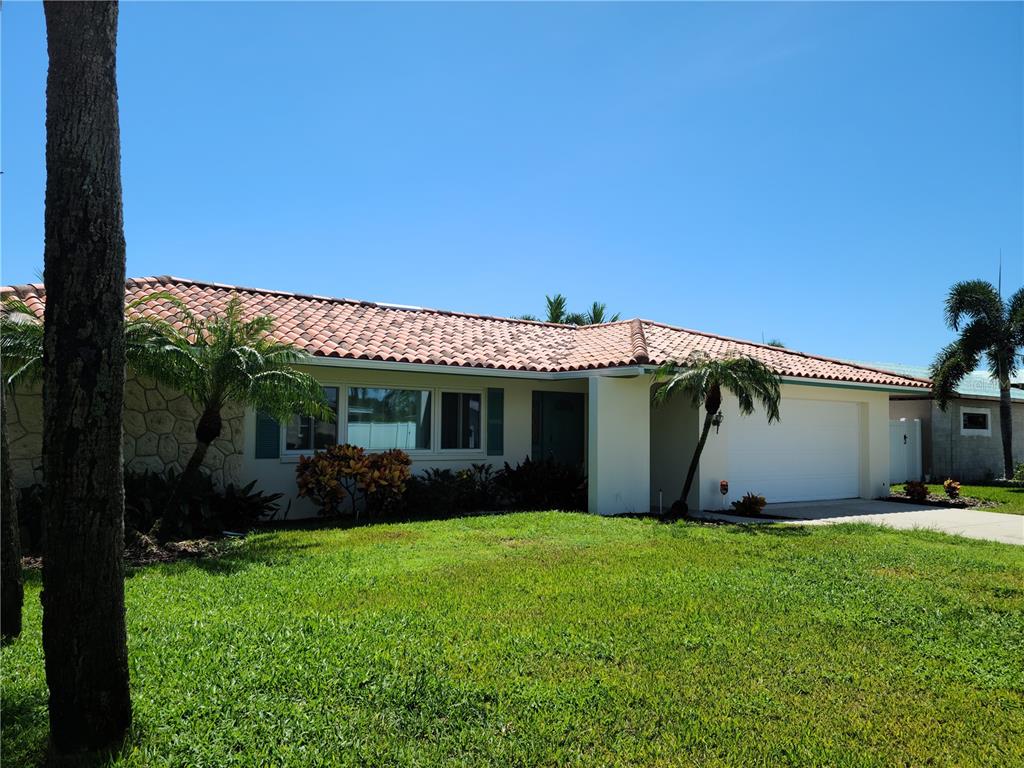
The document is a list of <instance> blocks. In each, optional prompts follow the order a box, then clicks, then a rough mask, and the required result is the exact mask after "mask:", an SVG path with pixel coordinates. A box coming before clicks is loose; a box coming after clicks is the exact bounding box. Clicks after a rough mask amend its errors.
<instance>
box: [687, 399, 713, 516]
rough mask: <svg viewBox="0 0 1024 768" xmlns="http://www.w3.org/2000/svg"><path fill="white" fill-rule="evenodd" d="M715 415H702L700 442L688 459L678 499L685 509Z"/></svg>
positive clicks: (706, 412)
mask: <svg viewBox="0 0 1024 768" xmlns="http://www.w3.org/2000/svg"><path fill="white" fill-rule="evenodd" d="M714 418H715V414H714V413H713V412H711V411H705V413H704V427H703V428H702V429H701V431H700V440H698V441H697V447H696V448H695V449H694V451H693V458H692V459H690V468H689V470H687V472H686V482H685V483H683V495H682V496H680V497H679V503H680V504H681V505H682V507H683V509H686V503H687V502H686V500H687V499H688V498H690V489H691V488H692V487H693V478H694V477H696V476H697V467H699V466H700V455H701V453H703V452H704V443H706V442H707V441H708V433H710V432H711V422H712V420H713V419H714Z"/></svg>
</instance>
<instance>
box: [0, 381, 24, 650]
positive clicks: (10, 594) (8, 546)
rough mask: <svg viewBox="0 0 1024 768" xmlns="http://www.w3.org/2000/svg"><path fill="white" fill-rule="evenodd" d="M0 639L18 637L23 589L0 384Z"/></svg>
mask: <svg viewBox="0 0 1024 768" xmlns="http://www.w3.org/2000/svg"><path fill="white" fill-rule="evenodd" d="M0 390H3V391H2V392H0V474H2V475H3V477H0V518H2V522H3V525H2V529H0V550H2V557H0V560H2V566H3V569H2V572H0V578H2V581H0V636H2V637H3V638H4V639H5V640H8V639H12V638H15V637H17V636H18V635H20V634H21V607H22V604H23V603H24V602H25V586H24V583H23V582H22V578H21V532H20V531H19V530H18V508H17V506H16V498H15V491H14V478H12V477H11V451H10V446H9V445H8V443H7V385H6V383H5V382H2V381H0Z"/></svg>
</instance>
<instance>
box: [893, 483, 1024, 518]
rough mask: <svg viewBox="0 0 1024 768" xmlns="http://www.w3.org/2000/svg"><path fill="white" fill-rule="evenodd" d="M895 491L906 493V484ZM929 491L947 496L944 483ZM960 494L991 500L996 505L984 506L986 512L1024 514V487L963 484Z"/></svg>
mask: <svg viewBox="0 0 1024 768" xmlns="http://www.w3.org/2000/svg"><path fill="white" fill-rule="evenodd" d="M892 491H893V493H904V492H905V486H903V485H894V486H892ZM928 492H929V493H934V494H937V495H939V496H945V495H946V492H945V491H944V490H943V489H942V483H938V484H933V485H929V486H928ZM960 495H961V496H962V497H965V498H972V499H981V500H982V501H990V502H992V503H993V504H995V506H991V507H982V509H983V510H984V511H985V512H1004V513H1006V514H1008V515H1024V488H1010V487H1006V486H995V485H961V486H960Z"/></svg>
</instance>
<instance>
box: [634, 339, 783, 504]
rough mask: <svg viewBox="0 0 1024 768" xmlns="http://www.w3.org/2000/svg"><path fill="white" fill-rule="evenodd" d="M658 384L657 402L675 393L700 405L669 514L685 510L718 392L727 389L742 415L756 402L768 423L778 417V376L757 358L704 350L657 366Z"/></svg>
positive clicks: (715, 415)
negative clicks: (692, 445) (700, 417)
mask: <svg viewBox="0 0 1024 768" xmlns="http://www.w3.org/2000/svg"><path fill="white" fill-rule="evenodd" d="M658 380H662V381H660V383H659V384H658V385H657V387H656V388H655V390H654V393H653V395H652V399H653V400H654V404H655V405H661V404H663V403H665V402H667V401H668V400H669V399H670V398H672V397H673V396H675V395H677V394H682V395H684V396H686V397H688V398H689V399H690V402H692V403H693V406H694V408H700V407H701V406H703V408H704V426H703V428H702V429H701V433H700V439H699V440H698V441H697V447H696V449H695V450H694V452H693V458H692V459H691V460H690V468H689V470H688V471H687V473H686V482H685V483H684V484H683V493H682V495H681V496H680V497H679V500H678V501H676V502H674V503H673V504H672V512H673V514H676V513H680V512H685V511H686V499H687V497H689V495H690V488H692V487H693V478H694V477H695V476H696V474H697V467H698V466H699V465H700V455H701V453H702V452H703V450H704V444H705V443H706V442H707V440H708V433H709V432H710V431H711V427H712V426H715V427H717V426H719V425H720V424H721V423H722V412H721V407H722V392H723V390H725V391H728V392H731V393H732V394H733V395H735V396H736V399H737V400H738V401H739V407H740V413H742V414H743V415H745V416H748V415H750V414H751V413H753V412H754V407H755V405H756V404H758V403H759V404H760V405H761V407H762V408H764V410H765V412H766V413H767V415H768V422H769V423H771V422H773V421H778V420H779V400H780V399H781V397H782V395H781V391H780V386H781V379H780V378H779V376H778V374H776V373H775V372H774V371H773V370H772V369H771V368H769V367H768V366H766V365H765V364H764V363H762V362H761V361H760V360H755V359H754V358H752V357H748V356H746V355H734V356H729V357H724V358H714V357H711V356H709V355H708V354H707V353H704V352H694V353H692V354H691V355H690V357H689V358H687V360H686V362H685V363H683V364H682V365H680V364H677V363H675V362H673V361H669V362H667V363H665V364H664V365H662V366H661V367H660V368H659V369H658Z"/></svg>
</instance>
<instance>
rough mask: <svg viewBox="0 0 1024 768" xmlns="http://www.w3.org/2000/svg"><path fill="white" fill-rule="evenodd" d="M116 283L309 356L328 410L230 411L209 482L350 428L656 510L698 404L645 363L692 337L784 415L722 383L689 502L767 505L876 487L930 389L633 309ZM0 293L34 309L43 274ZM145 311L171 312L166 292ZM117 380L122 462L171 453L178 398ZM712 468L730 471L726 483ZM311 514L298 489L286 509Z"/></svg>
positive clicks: (32, 462)
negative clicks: (393, 301) (522, 314)
mask: <svg viewBox="0 0 1024 768" xmlns="http://www.w3.org/2000/svg"><path fill="white" fill-rule="evenodd" d="M126 291H127V294H128V295H129V296H130V297H136V296H141V295H144V294H150V293H153V292H155V291H168V292H169V293H171V294H173V295H175V296H177V297H178V298H180V299H181V300H183V301H185V302H186V303H187V304H188V306H189V307H190V309H191V310H192V311H193V312H197V313H209V312H213V311H217V310H220V309H223V307H224V306H225V304H226V303H227V302H228V300H229V299H230V297H231V296H238V297H239V298H240V299H241V300H242V302H243V304H244V306H245V308H246V310H247V311H249V312H251V313H254V314H255V313H262V314H270V315H273V316H274V317H275V318H276V326H275V330H274V336H275V337H277V338H278V339H280V340H282V341H288V342H293V343H295V344H297V345H298V346H300V347H302V348H304V349H305V350H306V351H307V352H309V353H310V354H311V355H312V358H311V360H310V363H309V365H308V366H307V370H308V371H309V372H310V373H312V374H313V375H314V376H316V377H317V378H318V379H319V380H320V381H321V382H322V383H323V385H324V388H325V392H326V393H327V397H328V399H329V401H330V402H331V404H332V405H333V406H334V407H335V408H336V411H337V421H336V422H335V423H325V422H319V421H316V420H312V419H307V418H298V417H296V418H295V419H293V420H291V421H290V422H289V423H287V424H278V423H277V422H275V421H274V420H272V419H269V418H266V417H265V416H263V415H261V414H256V413H253V412H251V411H250V412H247V413H239V414H237V415H235V416H234V417H233V418H231V419H229V420H228V422H227V423H228V429H227V430H226V434H225V436H224V437H223V438H222V439H221V440H219V441H218V442H217V444H215V447H217V449H218V450H217V451H216V455H215V456H214V457H213V458H212V459H211V460H210V461H208V465H207V466H208V467H209V468H211V469H212V470H213V471H217V472H219V475H218V478H217V479H218V481H219V482H220V483H228V482H248V481H250V480H257V481H258V482H259V484H260V485H261V486H262V487H263V488H265V489H266V490H268V491H280V492H282V493H284V494H286V496H287V497H289V498H294V496H295V466H296V463H297V462H298V458H299V456H301V455H303V454H309V453H311V452H312V451H314V450H315V449H317V448H322V447H324V446H326V445H329V444H332V443H334V442H340V443H344V442H350V443H356V444H358V445H362V446H364V447H366V448H368V449H371V450H372V449H386V448H401V449H403V450H405V451H407V452H408V453H409V455H410V456H411V457H412V459H413V469H414V471H420V470H423V469H426V468H428V467H451V468H460V467H465V466H468V465H469V464H472V463H482V462H487V463H491V464H495V465H501V464H502V463H503V462H506V461H507V462H511V463H516V462H519V461H522V460H523V459H524V458H525V457H527V456H531V457H534V458H537V457H541V456H552V457H555V458H556V459H559V460H562V461H566V462H573V463H579V464H583V465H584V467H585V469H586V471H587V475H588V478H589V486H588V487H589V509H590V511H591V512H596V513H600V514H617V513H624V512H646V511H648V510H649V509H651V508H655V509H656V508H657V507H658V505H659V504H660V503H662V502H663V503H664V505H665V507H666V508H667V507H668V505H669V504H670V503H671V501H672V500H673V499H674V498H676V496H677V494H678V493H679V492H680V490H681V489H682V486H683V480H684V477H685V473H686V469H687V466H688V464H689V461H690V458H691V456H692V452H693V449H694V446H695V445H696V442H697V438H698V434H699V430H700V424H701V421H702V418H703V415H702V414H701V413H699V412H698V410H697V409H696V408H694V407H693V405H692V404H690V403H689V402H687V401H685V400H684V399H679V398H677V399H676V400H674V401H673V402H671V403H670V404H668V405H666V406H661V407H652V405H651V389H652V386H653V384H654V378H655V370H656V368H657V366H658V365H659V364H660V363H663V362H665V361H667V360H677V361H683V360H685V359H686V358H687V356H688V355H689V354H690V353H692V352H695V351H698V350H700V351H702V352H705V353H707V354H710V355H728V354H745V355H750V356H752V357H755V358H758V359H760V360H762V361H764V362H765V363H767V364H768V365H770V366H771V367H772V368H773V369H774V370H776V371H777V372H778V373H779V375H780V376H781V377H782V380H783V385H782V404H781V412H782V420H781V422H780V423H776V424H772V425H769V424H768V423H767V421H766V419H765V417H764V414H763V413H762V412H757V413H755V414H754V415H752V416H749V417H743V416H740V415H739V413H738V408H737V404H736V401H735V399H734V398H732V397H727V398H726V399H725V402H724V403H723V406H722V411H723V413H724V416H725V420H724V423H723V424H722V425H721V427H720V429H719V430H718V434H715V435H712V436H711V438H710V439H709V440H708V443H707V447H706V448H705V450H704V454H703V458H702V460H701V463H700V468H699V474H698V478H697V482H696V483H695V485H694V488H693V491H692V495H691V497H690V499H689V500H688V501H689V503H690V505H691V507H701V508H721V507H723V506H727V505H728V504H729V502H731V501H733V500H735V499H738V498H739V497H740V496H742V495H743V494H744V493H746V492H747V491H754V492H757V493H759V494H762V495H764V496H766V497H767V499H768V501H769V502H782V501H803V500H818V499H835V498H852V497H858V496H859V497H864V498H873V497H877V496H884V495H886V494H887V493H888V486H889V477H888V471H889V408H890V398H893V397H897V396H907V395H914V394H917V395H924V396H927V393H928V390H929V383H928V382H927V381H925V380H921V379H919V378H915V377H912V376H908V375H901V374H896V373H890V372H884V371H879V370H876V369H874V368H872V367H870V366H864V365H856V364H851V363H844V362H841V361H838V360H832V359H829V358H825V357H817V356H814V355H807V354H803V353H800V352H794V351H792V350H789V349H782V348H778V347H770V346H766V345H764V344H755V343H752V342H746V341H738V340H734V339H728V338H724V337H722V336H716V335H714V334H709V333H700V332H697V331H690V330H684V329H682V328H675V327H672V326H669V325H664V324H662V323H656V322H651V321H648V320H639V319H635V320H624V321H621V322H614V323H605V324H601V325H593V326H579V327H577V326H571V325H558V324H552V323H542V322H531V321H526V320H512V319H507V318H498V317H485V316H480V315H470V314H463V313H458V312H443V311H437V310H430V309H419V308H410V307H397V306H389V305H386V304H373V303H369V302H361V301H350V300H347V299H333V298H329V297H326V296H305V295H298V294H293V293H284V292H281V291H266V290H256V289H251V288H239V287H234V286H229V285H220V284H210V283H200V282H194V281H191V280H184V279H180V278H175V277H148V278H140V279H135V280H129V281H128V283H127V288H126ZM2 293H3V295H4V296H7V295H10V294H11V293H14V294H17V295H18V296H19V297H21V298H22V299H23V300H25V301H26V302H27V303H28V304H29V305H30V306H31V307H33V308H34V309H35V310H36V311H37V312H39V313H40V314H41V313H42V307H43V302H44V301H45V295H44V291H43V287H42V286H41V285H23V286H17V287H15V288H4V289H2ZM158 311H159V312H160V313H161V314H162V315H163V316H165V317H168V318H170V317H172V316H173V314H174V307H173V306H171V305H170V304H167V305H164V306H161V307H158ZM128 393H129V394H128V396H127V398H126V418H125V459H126V462H127V463H128V465H129V467H130V468H136V469H137V468H149V469H153V470H162V469H164V468H167V467H180V466H181V465H182V464H183V461H184V458H185V457H186V456H187V455H188V453H189V452H190V450H191V443H192V441H193V440H194V438H192V437H191V436H190V434H189V429H190V426H191V424H192V423H193V421H192V420H193V419H194V411H193V410H190V408H189V404H188V403H187V401H183V400H182V398H181V396H180V395H178V394H177V393H174V392H168V391H165V390H163V389H161V388H158V387H153V386H152V385H147V384H146V383H145V382H141V381H130V382H129V386H128ZM33 398H38V395H33V394H31V393H18V394H17V395H16V396H15V398H14V400H15V401H16V409H12V415H13V416H14V417H15V418H14V420H13V422H12V424H11V431H10V436H11V444H12V445H11V450H12V454H13V455H14V456H15V459H16V461H17V462H19V464H18V467H16V472H15V475H16V481H17V482H18V484H19V485H25V484H27V483H31V482H33V480H34V479H37V478H34V472H33V470H34V469H35V467H37V466H38V463H39V461H38V456H39V444H40V441H39V433H40V431H41V427H40V424H39V422H38V420H35V421H33V419H37V417H38V413H39V408H38V402H37V400H34V399H33ZM721 480H728V481H729V489H730V490H729V493H728V495H726V496H722V495H721V493H720V491H719V482H720V481H721ZM314 512H315V510H314V508H313V506H312V504H311V503H309V502H308V501H306V500H297V501H296V503H295V505H294V507H293V510H292V514H293V515H295V514H313V513H314Z"/></svg>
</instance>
